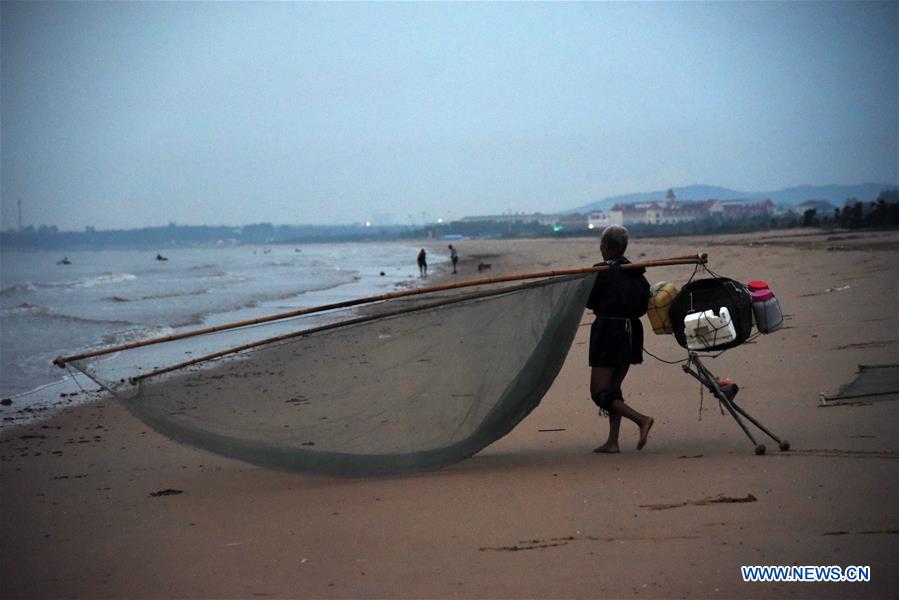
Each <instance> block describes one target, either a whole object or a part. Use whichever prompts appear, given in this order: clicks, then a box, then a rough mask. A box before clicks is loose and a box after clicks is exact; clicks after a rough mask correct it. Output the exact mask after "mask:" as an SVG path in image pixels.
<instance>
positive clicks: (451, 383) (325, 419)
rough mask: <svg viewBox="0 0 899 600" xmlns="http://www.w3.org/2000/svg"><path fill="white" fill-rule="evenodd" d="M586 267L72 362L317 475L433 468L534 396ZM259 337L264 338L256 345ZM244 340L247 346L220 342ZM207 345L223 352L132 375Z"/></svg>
mask: <svg viewBox="0 0 899 600" xmlns="http://www.w3.org/2000/svg"><path fill="white" fill-rule="evenodd" d="M594 278H595V276H594V275H593V274H592V273H591V274H586V275H575V276H567V277H555V278H551V279H547V280H542V281H538V282H532V283H528V284H524V285H516V286H512V287H506V288H502V289H493V290H486V291H483V290H482V291H479V292H476V293H466V294H458V293H457V294H456V295H453V296H439V297H431V296H427V297H422V298H420V299H418V300H416V301H415V302H414V303H413V302H410V301H403V302H383V303H380V304H378V305H375V306H373V307H369V308H368V309H367V311H366V312H365V313H361V314H360V313H358V312H357V313H355V314H352V315H348V314H337V315H330V316H328V317H327V319H326V320H321V317H319V319H320V320H318V321H316V322H314V323H309V322H305V321H303V320H293V321H288V322H279V323H276V324H270V325H267V326H265V327H248V328H244V329H239V330H229V331H227V332H222V333H217V334H211V335H206V336H202V337H200V338H191V339H189V340H182V341H178V342H172V343H171V344H162V345H160V346H164V347H165V348H164V350H161V349H160V347H159V346H153V347H148V348H143V349H136V350H129V351H125V352H121V353H119V354H116V355H113V356H112V357H104V358H103V359H99V360H94V361H93V362H90V363H88V362H86V361H80V362H76V363H72V364H74V366H75V367H76V368H78V369H80V370H82V371H83V372H85V373H86V374H88V375H89V376H90V377H92V378H93V379H94V380H95V381H98V382H100V383H101V384H102V385H104V387H107V388H108V389H111V390H112V391H113V392H114V393H115V394H116V395H117V396H118V397H120V398H121V399H122V400H123V402H125V404H126V405H127V406H128V408H129V409H130V410H131V412H133V413H134V414H135V415H136V416H137V417H139V418H140V419H141V420H143V421H144V422H146V423H148V424H149V425H150V426H152V427H153V428H155V429H156V430H158V431H159V432H161V433H163V434H164V435H167V436H169V437H171V438H173V439H175V440H178V441H181V442H184V443H187V444H192V445H194V446H197V447H200V448H203V449H206V450H210V451H212V452H216V453H219V454H223V455H227V456H230V457H234V458H238V459H242V460H245V461H249V462H253V463H257V464H262V465H267V466H272V467H277V468H283V469H290V470H296V471H303V472H316V473H325V474H339V475H353V476H359V475H373V474H397V473H404V472H413V471H419V470H426V469H434V468H438V467H441V466H445V465H448V464H451V463H454V462H457V461H460V460H462V459H464V458H466V457H468V456H471V455H472V454H474V453H476V452H478V451H479V450H481V449H482V448H484V447H486V446H487V445H489V444H490V443H492V442H494V441H495V440H497V439H499V438H500V437H502V436H503V435H505V434H506V433H508V432H509V431H511V430H512V428H513V427H514V426H515V425H516V424H518V423H519V422H520V421H521V420H522V419H523V418H524V417H525V416H527V415H528V414H529V413H530V412H531V411H532V410H533V409H534V408H535V407H536V406H537V405H538V404H539V402H540V400H541V398H542V397H543V395H544V394H545V393H546V391H547V390H548V389H549V387H550V385H551V383H552V382H553V380H554V379H555V377H556V375H557V374H558V372H559V370H560V369H561V367H562V364H563V362H564V360H565V357H566V355H567V353H568V349H569V347H570V345H571V342H572V340H573V339H574V335H575V333H576V331H577V328H578V325H579V323H580V320H581V316H582V314H583V311H584V304H585V302H586V299H587V296H588V295H589V292H590V289H591V287H592V285H593V281H594ZM335 321H336V322H335ZM260 338H261V339H269V341H266V342H265V343H262V344H261V345H255V344H257V343H258V341H259V339H260ZM240 345H247V346H252V347H249V348H247V349H245V350H243V351H241V352H227V351H228V350H229V349H230V348H233V347H235V346H240ZM154 352H155V354H153V353H154ZM212 352H215V353H219V352H221V353H222V356H221V357H219V358H216V359H211V360H202V361H200V362H198V363H197V364H194V365H190V366H183V367H180V368H176V369H174V370H172V371H170V372H167V373H163V374H158V375H154V376H151V377H143V378H142V376H138V377H137V378H136V380H134V381H136V383H131V381H129V379H131V378H132V377H133V376H134V375H135V374H139V373H141V372H146V371H147V370H148V369H155V368H157V367H160V366H165V365H166V364H169V365H171V364H172V363H177V362H178V360H184V359H185V358H190V357H196V356H200V355H206V354H209V353H212Z"/></svg>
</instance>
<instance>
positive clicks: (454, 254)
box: [449, 244, 459, 275]
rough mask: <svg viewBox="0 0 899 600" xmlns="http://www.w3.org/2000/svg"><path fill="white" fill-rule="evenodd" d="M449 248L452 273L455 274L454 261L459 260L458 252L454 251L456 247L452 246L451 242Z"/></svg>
mask: <svg viewBox="0 0 899 600" xmlns="http://www.w3.org/2000/svg"><path fill="white" fill-rule="evenodd" d="M449 250H450V259H451V260H452V261H453V275H455V274H456V273H457V271H456V263H458V262H459V253H458V252H456V249H455V248H453V245H452V244H450V245H449Z"/></svg>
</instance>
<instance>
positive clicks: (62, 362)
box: [53, 254, 708, 368]
mask: <svg viewBox="0 0 899 600" xmlns="http://www.w3.org/2000/svg"><path fill="white" fill-rule="evenodd" d="M707 261H708V256H707V255H706V254H693V255H689V256H677V257H673V258H664V259H659V260H648V261H644V262H637V263H630V264H626V265H621V269H623V270H630V269H641V268H647V267H664V266H671V265H693V264H696V265H701V264H705V263H706V262H707ZM609 268H610V267H608V266H598V267H585V268H580V269H563V270H559V271H541V272H537V273H524V274H517V275H504V276H501V277H490V278H486V279H473V280H470V281H460V282H458V283H447V284H443V285H435V286H431V287H425V288H415V289H410V290H403V291H399V292H391V293H388V294H381V295H378V296H368V297H365V298H356V299H354V300H345V301H343V302H335V303H333V304H323V305H321V306H312V307H309V308H301V309H298V310H294V311H290V312H285V313H279V314H276V315H270V316H267V317H259V318H257V319H248V320H246V321H237V322H234V323H226V324H224V325H217V326H215V327H207V328H204V329H195V330H192V331H185V332H183V333H176V334H174V335H168V336H165V337H160V338H153V339H150V340H141V341H139V342H130V343H128V344H121V345H119V346H112V347H110V348H102V349H100V350H94V351H91V352H84V353H82V354H75V355H72V356H59V357H57V358H56V359H55V360H54V361H53V364H54V365H56V366H57V367H60V368H65V366H66V363H69V362H73V361H77V360H84V359H86V358H93V357H95V356H102V355H104V354H112V353H114V352H121V351H122V350H131V349H133V348H141V347H143V346H150V345H153V344H162V343H164V342H172V341H175V340H181V339H184V338H189V337H195V336H199V335H206V334H209V333H216V332H219V331H226V330H229V329H238V328H240V327H247V326H250V325H258V324H260V323H270V322H272V321H279V320H282V319H290V318H293V317H299V316H302V315H309V314H313V313H319V312H325V311H329V310H336V309H339V308H349V307H351V306H359V305H361V304H370V303H373V302H382V301H384V300H394V299H396V298H407V297H409V296H419V295H422V294H432V293H434V292H443V291H447V290H456V289H461V288H467V287H473V286H478V285H489V284H494V283H507V282H512V281H524V280H528V279H542V278H546V277H559V276H563V275H579V274H586V273H595V272H599V271H608V270H609Z"/></svg>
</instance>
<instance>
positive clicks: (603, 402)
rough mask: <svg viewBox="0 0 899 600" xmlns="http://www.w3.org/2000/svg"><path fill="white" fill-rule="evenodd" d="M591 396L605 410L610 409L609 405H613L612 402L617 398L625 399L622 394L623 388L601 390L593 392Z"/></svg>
mask: <svg viewBox="0 0 899 600" xmlns="http://www.w3.org/2000/svg"><path fill="white" fill-rule="evenodd" d="M590 398H591V399H592V400H593V403H594V404H595V405H596V406H598V407H599V408H601V409H603V410H604V411H608V410H609V407H610V406H612V402H614V401H615V400H623V399H624V397H623V396H622V395H621V390H600V391H598V392H591V393H590Z"/></svg>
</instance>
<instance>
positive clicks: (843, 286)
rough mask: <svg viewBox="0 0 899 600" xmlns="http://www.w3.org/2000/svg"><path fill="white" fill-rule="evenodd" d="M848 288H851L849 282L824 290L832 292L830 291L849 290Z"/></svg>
mask: <svg viewBox="0 0 899 600" xmlns="http://www.w3.org/2000/svg"><path fill="white" fill-rule="evenodd" d="M848 289H850V286H849V285H848V284H847V285H841V286H839V287H832V288H827V289H826V290H824V291H825V292H827V293H830V292H842V291H845V290H848Z"/></svg>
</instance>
